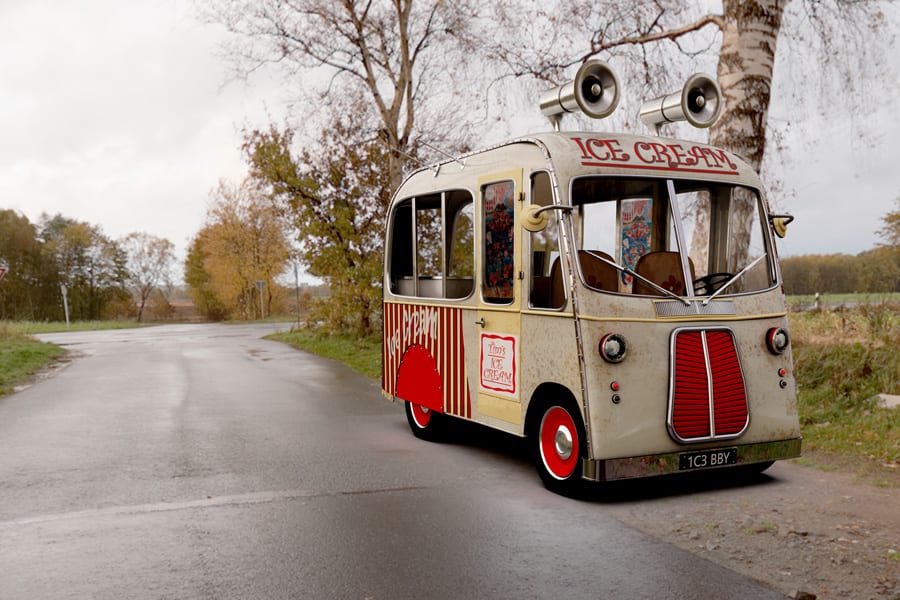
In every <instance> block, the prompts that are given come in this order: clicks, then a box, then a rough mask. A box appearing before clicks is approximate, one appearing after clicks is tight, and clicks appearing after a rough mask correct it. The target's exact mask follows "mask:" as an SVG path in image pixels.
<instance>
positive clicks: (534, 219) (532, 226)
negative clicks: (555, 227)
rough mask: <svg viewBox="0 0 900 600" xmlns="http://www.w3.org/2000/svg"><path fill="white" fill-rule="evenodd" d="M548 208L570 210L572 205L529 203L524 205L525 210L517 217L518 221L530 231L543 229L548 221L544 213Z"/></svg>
mask: <svg viewBox="0 0 900 600" xmlns="http://www.w3.org/2000/svg"><path fill="white" fill-rule="evenodd" d="M548 210H559V211H563V212H570V211H571V210H572V207H571V206H562V205H560V204H550V205H549V206H538V205H537V204H529V205H528V206H526V207H525V210H523V211H522V216H521V217H519V222H520V223H521V225H522V227H523V228H524V229H526V230H527V231H530V232H532V233H535V232H538V231H543V230H544V229H545V228H546V227H547V221H548V219H547V215H545V214H544V213H545V212H547V211H548Z"/></svg>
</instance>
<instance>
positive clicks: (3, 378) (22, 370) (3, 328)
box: [0, 323, 65, 396]
mask: <svg viewBox="0 0 900 600" xmlns="http://www.w3.org/2000/svg"><path fill="white" fill-rule="evenodd" d="M64 352H65V351H64V350H63V349H62V348H60V347H59V346H56V345H54V344H47V343H44V342H39V341H37V340H35V339H32V338H30V337H28V336H27V335H25V334H23V333H22V332H20V331H18V330H17V329H15V328H13V327H10V326H9V325H7V324H5V323H0V396H2V395H5V394H9V393H11V392H12V391H14V389H15V386H17V385H19V384H22V383H25V382H26V381H28V380H29V379H30V378H31V377H32V375H33V374H34V373H35V372H36V371H38V370H39V369H41V368H42V367H44V366H45V365H47V364H48V363H50V362H51V361H52V360H53V359H55V358H57V357H59V356H61V355H62V354H63V353H64Z"/></svg>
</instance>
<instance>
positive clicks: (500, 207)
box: [382, 132, 801, 491]
mask: <svg viewBox="0 0 900 600" xmlns="http://www.w3.org/2000/svg"><path fill="white" fill-rule="evenodd" d="M706 204H709V206H710V207H711V208H710V210H709V211H706V212H707V213H708V215H709V217H708V219H706V220H705V221H706V222H705V224H704V223H702V222H701V223H698V221H697V217H696V215H697V214H698V213H702V212H704V211H702V210H700V207H701V206H703V205H706ZM544 220H546V221H544ZM384 265H385V266H384V282H383V283H384V345H383V348H384V350H383V380H382V390H383V394H384V395H385V396H386V397H388V398H391V399H394V400H401V401H404V402H405V403H406V404H407V416H408V417H409V421H410V427H411V428H412V430H413V432H414V433H416V434H417V435H419V436H420V437H423V438H429V437H434V434H435V433H436V431H437V429H438V428H439V426H441V425H443V424H446V420H447V419H448V418H449V417H453V418H458V419H466V420H471V421H476V422H478V423H482V424H485V425H488V426H490V427H494V428H497V429H500V430H503V431H506V432H509V433H512V434H515V435H517V436H528V437H529V439H531V440H533V448H534V451H535V461H536V463H537V467H538V471H539V473H540V475H541V477H542V479H543V480H544V483H545V484H547V485H548V487H550V488H551V489H556V490H559V491H565V489H566V488H567V487H569V486H571V485H572V483H573V482H575V481H580V480H583V479H587V480H593V481H610V480H617V479H624V478H630V477H640V476H647V475H656V474H663V473H672V472H679V471H690V470H696V469H711V468H734V467H741V466H747V465H755V466H756V469H757V470H761V469H763V468H765V467H767V466H768V465H769V464H771V461H774V460H777V459H784V458H792V457H796V456H799V454H800V440H801V437H800V427H799V419H798V412H797V399H796V384H795V380H794V377H793V367H792V361H791V352H790V348H789V343H788V340H789V338H788V335H787V329H788V324H787V310H786V303H785V298H784V292H783V286H782V282H781V275H780V271H779V266H778V261H777V253H776V248H775V241H774V237H773V227H772V223H771V216H770V214H769V208H768V203H767V201H766V199H765V195H764V192H763V187H762V184H761V182H760V180H759V178H758V177H757V175H756V173H755V172H754V171H753V169H752V168H750V167H749V166H748V165H747V164H746V163H745V162H743V161H742V160H741V159H739V158H738V157H736V156H735V155H733V154H731V153H729V152H727V151H725V150H721V149H718V148H714V147H711V146H708V145H705V144H700V143H696V142H687V141H679V140H675V139H668V138H662V137H649V136H637V135H625V134H603V133H597V132H564V133H560V132H553V133H543V134H538V135H533V136H529V137H525V138H521V139H516V140H513V141H510V142H507V143H504V144H500V145H497V146H494V147H491V148H487V149H484V150H480V151H477V152H473V153H470V154H468V155H465V156H462V157H460V158H458V159H456V160H452V161H447V162H444V163H441V164H438V165H435V166H434V167H430V168H423V169H420V170H418V171H415V172H413V173H412V174H410V175H409V176H408V177H407V178H406V179H405V181H404V182H403V183H402V185H401V186H400V188H399V189H398V190H397V191H396V193H395V195H394V197H393V200H392V203H391V206H390V211H389V215H388V221H387V231H386V240H385V262H384ZM748 468H751V469H752V468H753V467H748Z"/></svg>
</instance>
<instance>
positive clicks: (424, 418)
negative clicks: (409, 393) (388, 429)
mask: <svg viewBox="0 0 900 600" xmlns="http://www.w3.org/2000/svg"><path fill="white" fill-rule="evenodd" d="M404 404H405V405H406V420H407V421H408V422H409V428H410V430H411V431H412V432H413V435H414V436H416V437H417V438H421V439H423V440H429V441H436V440H439V438H440V435H441V433H442V429H443V426H444V419H445V415H443V414H439V413H437V412H435V411H433V410H431V409H430V408H427V407H425V406H422V405H421V404H416V403H414V402H404Z"/></svg>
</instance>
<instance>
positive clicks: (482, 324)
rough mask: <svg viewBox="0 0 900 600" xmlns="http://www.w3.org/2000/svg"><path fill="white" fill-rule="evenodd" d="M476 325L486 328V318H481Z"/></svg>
mask: <svg viewBox="0 0 900 600" xmlns="http://www.w3.org/2000/svg"><path fill="white" fill-rule="evenodd" d="M475 324H476V325H481V326H482V327H484V317H481V318H480V319H478V320H477V321H475Z"/></svg>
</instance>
